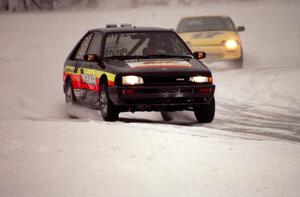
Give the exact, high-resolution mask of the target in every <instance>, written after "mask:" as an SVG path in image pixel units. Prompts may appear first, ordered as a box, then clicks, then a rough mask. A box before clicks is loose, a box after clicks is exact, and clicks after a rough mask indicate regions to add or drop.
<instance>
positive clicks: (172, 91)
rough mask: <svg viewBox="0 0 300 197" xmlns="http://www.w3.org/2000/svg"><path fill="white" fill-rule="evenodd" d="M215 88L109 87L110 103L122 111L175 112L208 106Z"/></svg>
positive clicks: (188, 86)
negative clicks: (197, 106) (196, 106)
mask: <svg viewBox="0 0 300 197" xmlns="http://www.w3.org/2000/svg"><path fill="white" fill-rule="evenodd" d="M214 91H215V86H214V85H212V84H205V85H180V86H131V87H115V86H114V87H109V88H108V93H109V97H110V99H111V101H112V102H113V103H114V104H115V105H117V106H120V107H121V109H123V110H124V111H128V110H131V111H162V110H165V111H173V110H174V111H175V110H187V109H192V107H193V106H195V105H201V104H209V103H210V101H211V99H212V98H213V96H214Z"/></svg>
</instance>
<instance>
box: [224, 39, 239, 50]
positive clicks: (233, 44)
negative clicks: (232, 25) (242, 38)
mask: <svg viewBox="0 0 300 197" xmlns="http://www.w3.org/2000/svg"><path fill="white" fill-rule="evenodd" d="M224 45H225V47H226V49H227V50H235V49H237V48H238V46H239V45H238V43H237V41H236V40H226V41H225V42H224Z"/></svg>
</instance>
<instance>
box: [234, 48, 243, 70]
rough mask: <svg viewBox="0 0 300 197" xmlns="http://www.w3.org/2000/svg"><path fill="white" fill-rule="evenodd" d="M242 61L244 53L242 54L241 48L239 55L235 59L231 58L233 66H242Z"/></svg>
mask: <svg viewBox="0 0 300 197" xmlns="http://www.w3.org/2000/svg"><path fill="white" fill-rule="evenodd" d="M243 63H244V55H243V50H241V57H240V58H238V59H235V60H232V64H233V66H234V68H243Z"/></svg>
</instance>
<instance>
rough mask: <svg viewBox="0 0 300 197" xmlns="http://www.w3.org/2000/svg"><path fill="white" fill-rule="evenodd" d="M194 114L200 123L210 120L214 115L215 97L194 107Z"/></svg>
mask: <svg viewBox="0 0 300 197" xmlns="http://www.w3.org/2000/svg"><path fill="white" fill-rule="evenodd" d="M194 114H195V116H196V118H197V120H198V122H200V123H208V122H212V121H213V119H214V116H215V98H212V100H211V101H210V103H209V104H206V105H199V106H196V107H194Z"/></svg>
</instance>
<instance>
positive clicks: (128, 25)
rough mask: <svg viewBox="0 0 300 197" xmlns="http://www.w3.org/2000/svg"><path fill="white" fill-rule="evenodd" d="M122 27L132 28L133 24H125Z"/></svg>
mask: <svg viewBox="0 0 300 197" xmlns="http://www.w3.org/2000/svg"><path fill="white" fill-rule="evenodd" d="M121 27H132V24H129V23H123V24H121Z"/></svg>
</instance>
